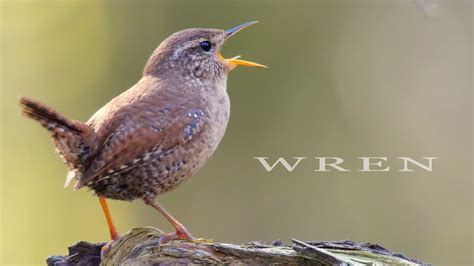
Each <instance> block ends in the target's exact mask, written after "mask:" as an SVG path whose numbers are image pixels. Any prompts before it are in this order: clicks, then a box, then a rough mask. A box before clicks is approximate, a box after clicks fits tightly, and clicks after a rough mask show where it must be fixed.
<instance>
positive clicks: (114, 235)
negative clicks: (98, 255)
mask: <svg viewBox="0 0 474 266" xmlns="http://www.w3.org/2000/svg"><path fill="white" fill-rule="evenodd" d="M99 201H100V206H102V210H103V211H104V215H105V220H107V225H108V226H109V233H110V238H111V239H112V241H113V240H117V239H119V234H118V233H117V229H116V228H115V225H114V223H113V221H112V216H110V211H109V206H107V201H105V198H104V197H99Z"/></svg>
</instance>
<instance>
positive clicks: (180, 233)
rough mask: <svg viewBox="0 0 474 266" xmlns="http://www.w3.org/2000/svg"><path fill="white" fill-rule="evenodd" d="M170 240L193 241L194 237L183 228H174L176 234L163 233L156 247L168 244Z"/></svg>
mask: <svg viewBox="0 0 474 266" xmlns="http://www.w3.org/2000/svg"><path fill="white" fill-rule="evenodd" d="M172 240H188V241H193V240H194V237H193V236H192V235H191V234H190V233H189V232H188V230H187V229H186V228H184V227H179V228H176V232H174V233H165V234H163V235H162V236H161V237H160V238H159V239H158V245H159V246H161V245H163V244H166V243H168V242H169V241H172Z"/></svg>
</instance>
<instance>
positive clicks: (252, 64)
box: [218, 21, 268, 69]
mask: <svg viewBox="0 0 474 266" xmlns="http://www.w3.org/2000/svg"><path fill="white" fill-rule="evenodd" d="M255 23H257V21H251V22H247V23H244V24H242V25H239V26H237V27H233V28H231V29H228V30H226V31H225V35H226V36H225V40H227V39H229V38H230V37H231V36H233V35H234V34H236V33H237V32H239V31H241V30H243V29H245V28H246V27H248V26H250V25H253V24H255ZM218 56H219V58H220V59H221V60H222V61H223V62H224V63H225V64H226V65H228V66H230V68H231V69H233V68H234V67H236V66H248V67H260V68H268V67H267V66H265V65H262V64H259V63H255V62H251V61H247V60H242V59H240V55H239V56H235V57H232V58H229V59H224V57H222V55H221V54H220V53H218Z"/></svg>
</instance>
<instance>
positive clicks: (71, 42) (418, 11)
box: [0, 0, 473, 265]
mask: <svg viewBox="0 0 474 266" xmlns="http://www.w3.org/2000/svg"><path fill="white" fill-rule="evenodd" d="M251 20H259V21H260V23H259V24H257V25H255V26H252V27H251V28H249V29H247V30H245V31H243V32H242V33H239V34H238V36H236V37H235V38H233V39H232V40H231V41H229V42H228V43H227V44H226V47H225V49H224V51H223V54H224V55H225V56H227V57H231V56H235V55H238V54H242V55H243V58H245V59H249V60H253V61H256V62H259V63H263V64H266V65H268V66H270V69H269V70H259V69H246V68H239V69H237V70H235V71H233V72H232V73H231V75H230V78H229V82H228V88H229V89H228V92H229V94H230V97H231V102H232V115H231V119H230V124H229V127H228V129H227V133H226V136H225V137H224V140H223V142H222V143H221V145H220V147H219V149H218V151H217V152H216V154H215V155H214V157H213V158H212V159H211V160H210V161H209V163H208V164H207V165H206V167H205V168H204V169H203V170H202V171H201V172H200V173H199V174H198V175H197V176H195V177H193V178H192V179H191V180H190V181H189V182H188V183H187V184H185V185H183V186H181V187H180V188H178V189H177V190H175V191H173V192H171V193H168V194H165V195H163V196H161V197H160V198H159V199H160V202H161V203H162V204H163V206H165V207H166V208H167V209H168V210H169V211H170V212H171V213H173V214H174V215H175V216H176V217H177V218H178V219H179V220H180V221H182V222H183V223H184V224H185V225H186V226H187V227H188V229H189V230H190V231H191V232H192V233H193V234H194V235H195V236H198V237H205V238H213V239H215V240H216V241H223V242H248V241H252V240H275V239H282V240H284V241H285V242H287V243H288V242H289V238H290V237H294V238H297V239H302V240H305V239H306V240H309V239H312V240H313V239H314V240H337V239H352V240H354V241H360V242H372V243H378V244H381V245H383V246H385V247H387V248H389V249H391V250H394V251H397V252H401V253H404V254H406V255H409V256H411V257H415V258H418V259H420V260H422V261H425V262H430V263H435V264H438V265H456V264H457V265H462V264H465V265H470V264H472V263H473V260H472V250H473V246H472V239H473V230H472V222H473V215H472V214H473V208H472V206H473V199H472V191H473V186H472V159H473V157H472V144H473V141H472V136H473V134H472V122H473V117H472V80H471V75H472V47H473V46H472V45H473V43H472V37H473V28H472V27H473V26H472V3H471V1H422V0H420V1H300V2H298V1H259V2H255V1H232V2H227V1H226V3H225V4H224V3H223V2H217V1H104V2H96V1H2V2H1V21H0V24H1V33H2V34H1V38H2V40H1V122H2V123H1V126H2V129H1V140H2V142H1V150H2V159H1V175H2V176H1V226H2V228H1V245H2V246H1V248H0V250H1V260H0V264H2V265H4V264H33V263H35V264H41V263H44V260H45V258H46V256H48V255H52V254H65V253H66V247H67V246H68V245H70V244H72V243H74V242H76V241H78V240H87V241H107V240H108V233H107V229H106V224H105V220H104V218H103V215H102V212H101V209H100V206H99V204H98V201H97V199H96V198H95V197H93V196H92V194H91V193H90V192H88V191H86V190H82V191H78V192H73V191H72V189H64V188H63V183H64V179H65V176H66V167H65V165H63V164H62V162H61V160H60V159H59V157H58V156H57V155H56V154H55V153H54V149H53V147H52V145H51V143H50V141H49V137H48V134H47V132H46V131H45V130H43V129H42V128H40V127H39V126H38V125H37V124H35V123H33V122H31V121H28V120H26V119H24V118H22V117H20V116H19V108H18V106H17V100H18V98H19V96H22V95H26V96H30V97H32V98H36V99H39V100H41V101H43V102H45V103H47V104H49V105H51V106H54V107H55V108H57V109H58V110H60V111H61V112H62V113H63V114H65V115H66V116H68V117H70V118H74V119H79V120H83V121H85V120H87V119H88V118H89V117H90V116H91V115H92V114H93V113H94V112H95V111H96V110H97V109H98V108H99V107H101V106H102V105H104V104H105V103H106V102H107V101H108V100H109V99H111V98H112V97H114V96H116V95H118V94H119V93H120V92H122V91H124V90H126V89H127V88H129V87H130V86H132V85H133V84H134V83H135V82H136V81H137V80H138V79H139V78H140V76H141V71H142V69H143V66H144V64H145V62H146V60H147V59H148V56H149V55H150V54H151V52H152V51H153V50H154V49H155V47H156V46H157V45H158V44H159V43H160V42H161V41H162V40H163V39H164V38H166V37H167V36H168V35H170V34H171V33H173V32H175V31H178V30H180V29H183V28H189V27H211V28H229V27H232V26H235V25H238V24H240V23H243V22H247V21H251ZM254 156H268V157H271V158H272V159H274V158H276V157H280V156H285V157H291V156H306V157H313V156H339V157H344V158H345V159H346V161H347V164H346V167H348V168H352V169H354V171H352V172H345V173H341V172H328V173H316V172H314V171H313V169H314V168H315V167H316V163H315V161H307V162H304V163H302V164H301V165H300V167H298V168H297V169H296V170H295V171H294V172H292V173H288V172H286V171H284V170H282V169H281V167H280V168H279V169H277V170H275V171H273V172H271V173H267V172H265V171H264V170H263V167H262V166H261V165H260V164H259V163H258V162H257V161H256V160H254V159H252V157H254ZM358 156H386V157H390V158H394V157H396V156H410V157H413V158H420V157H421V156H437V157H439V159H438V160H436V161H435V164H434V171H433V172H432V173H428V172H426V171H423V170H419V171H416V172H412V173H400V172H397V171H396V170H397V169H399V168H400V167H401V163H400V162H399V161H396V160H391V162H390V163H389V165H390V166H391V167H392V168H393V171H391V172H387V173H360V172H357V171H356V169H358V168H360V162H359V160H358V159H357V157H358ZM110 205H111V206H110V207H111V211H112V214H113V217H114V219H115V221H116V224H117V226H118V228H119V230H120V231H121V232H126V231H127V230H128V229H130V228H131V227H134V226H141V225H153V226H157V227H159V228H162V229H164V230H166V231H170V230H171V227H170V226H169V225H168V224H167V222H166V221H165V220H164V218H163V217H162V216H160V215H159V214H158V213H157V212H156V211H154V210H153V209H151V208H149V207H147V206H145V205H144V204H143V203H142V202H141V201H136V202H133V203H128V202H117V201H115V202H110Z"/></svg>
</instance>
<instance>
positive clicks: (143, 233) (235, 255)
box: [47, 227, 424, 266]
mask: <svg viewBox="0 0 474 266" xmlns="http://www.w3.org/2000/svg"><path fill="white" fill-rule="evenodd" d="M162 234H163V232H162V231H160V230H159V229H156V228H153V227H139V228H133V229H131V230H130V231H129V232H128V233H126V234H124V235H123V236H122V237H121V238H120V240H118V241H117V242H116V243H114V244H113V246H112V248H111V249H110V251H109V252H108V253H107V254H106V255H104V257H103V258H102V259H101V255H100V250H101V247H102V246H103V245H104V244H105V243H98V244H91V243H87V242H83V241H82V242H79V243H77V244H75V245H73V246H71V247H69V255H67V256H51V257H49V258H48V259H47V263H48V265H54V266H67V265H78V264H79V265H99V264H101V265H160V264H164V265H168V264H172V265H176V264H183V265H185V264H252V265H256V264H257V265H260V264H264V265H268V264H283V265H424V264H423V263H421V262H419V261H416V260H414V259H410V258H408V257H405V256H403V255H401V254H396V253H392V252H390V251H389V250H387V249H385V248H383V247H381V246H379V245H376V244H357V243H354V242H353V241H348V240H346V241H325V242H315V241H300V240H296V239H292V245H291V246H288V245H284V244H283V243H282V242H281V241H279V240H277V241H273V242H263V241H254V242H251V243H248V244H241V245H236V244H226V243H213V242H210V241H204V240H198V241H192V242H189V241H170V242H168V243H166V244H164V245H161V246H158V244H157V240H158V239H159V237H160V236H161V235H162Z"/></svg>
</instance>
